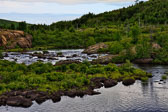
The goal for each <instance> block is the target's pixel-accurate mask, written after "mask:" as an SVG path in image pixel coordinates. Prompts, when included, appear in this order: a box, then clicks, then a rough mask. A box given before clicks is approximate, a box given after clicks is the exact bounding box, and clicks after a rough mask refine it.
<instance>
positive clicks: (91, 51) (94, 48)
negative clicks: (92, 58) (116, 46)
mask: <svg viewBox="0 0 168 112" xmlns="http://www.w3.org/2000/svg"><path fill="white" fill-rule="evenodd" d="M105 48H108V45H106V44H105V43H98V44H95V45H92V46H89V47H88V48H87V49H85V50H84V51H83V52H82V53H86V54H96V53H98V51H99V49H105Z"/></svg>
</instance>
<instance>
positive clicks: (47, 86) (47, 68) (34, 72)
mask: <svg viewBox="0 0 168 112" xmlns="http://www.w3.org/2000/svg"><path fill="white" fill-rule="evenodd" d="M129 66H130V63H126V64H125V65H123V66H121V67H118V66H116V65H114V64H108V65H106V66H103V65H91V64H90V63H89V62H83V63H81V64H70V65H60V66H53V65H52V64H51V63H46V64H44V63H41V62H36V63H34V64H31V65H29V66H26V65H25V64H17V63H15V62H9V61H5V60H0V77H1V78H0V93H3V92H5V91H10V90H25V89H37V90H40V91H48V92H56V91H58V90H70V89H73V88H76V89H86V88H87V87H88V86H89V85H91V84H92V83H91V81H90V80H91V79H92V78H95V77H105V78H110V79H114V80H118V79H119V78H122V79H128V78H129V79H130V77H131V78H133V79H136V77H142V78H143V77H144V78H146V77H147V74H146V75H144V73H145V72H144V71H142V70H140V69H138V74H135V73H134V72H133V71H136V70H137V69H135V68H133V67H129Z"/></svg>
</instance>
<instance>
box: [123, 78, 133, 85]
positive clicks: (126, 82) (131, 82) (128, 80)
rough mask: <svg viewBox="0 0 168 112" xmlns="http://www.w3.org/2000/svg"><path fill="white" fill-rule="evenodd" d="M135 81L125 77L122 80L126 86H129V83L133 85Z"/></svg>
mask: <svg viewBox="0 0 168 112" xmlns="http://www.w3.org/2000/svg"><path fill="white" fill-rule="evenodd" d="M134 83H135V80H134V79H125V80H123V81H122V84H123V85H125V86H129V85H132V84H134Z"/></svg>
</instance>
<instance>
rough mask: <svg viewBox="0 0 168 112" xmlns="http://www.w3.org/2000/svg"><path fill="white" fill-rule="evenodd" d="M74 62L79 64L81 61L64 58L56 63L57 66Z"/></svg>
mask: <svg viewBox="0 0 168 112" xmlns="http://www.w3.org/2000/svg"><path fill="white" fill-rule="evenodd" d="M72 63H76V64H79V63H81V62H79V61H76V60H62V61H59V62H57V63H56V64H55V65H56V66H57V65H63V64H72Z"/></svg>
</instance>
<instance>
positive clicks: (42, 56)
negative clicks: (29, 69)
mask: <svg viewBox="0 0 168 112" xmlns="http://www.w3.org/2000/svg"><path fill="white" fill-rule="evenodd" d="M82 52H83V49H77V50H47V51H28V52H4V53H3V55H4V60H8V61H15V62H17V63H25V64H26V65H29V64H32V63H34V62H38V61H41V62H44V63H47V62H50V63H52V64H55V63H56V62H59V61H62V63H63V61H67V60H71V62H72V61H73V62H82V61H84V60H88V61H92V60H94V59H97V58H99V57H101V56H106V55H107V54H85V53H82ZM65 64H66V62H65Z"/></svg>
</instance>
